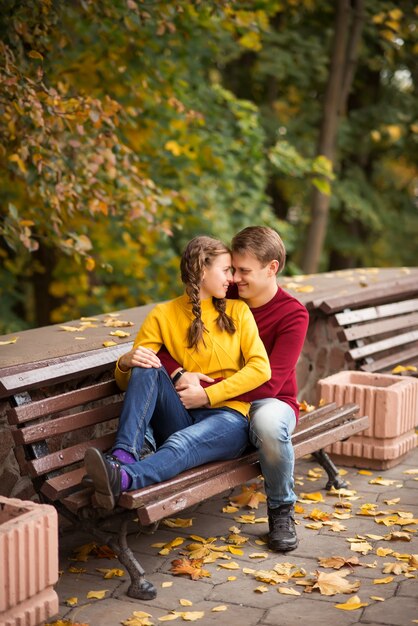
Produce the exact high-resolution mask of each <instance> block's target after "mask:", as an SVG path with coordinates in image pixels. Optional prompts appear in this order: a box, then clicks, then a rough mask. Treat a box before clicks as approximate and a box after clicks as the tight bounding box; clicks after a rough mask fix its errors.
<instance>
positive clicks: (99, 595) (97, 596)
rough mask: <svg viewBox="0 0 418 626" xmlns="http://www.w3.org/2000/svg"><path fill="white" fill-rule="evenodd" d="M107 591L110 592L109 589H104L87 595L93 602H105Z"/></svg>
mask: <svg viewBox="0 0 418 626" xmlns="http://www.w3.org/2000/svg"><path fill="white" fill-rule="evenodd" d="M107 591H109V589H102V590H100V591H89V592H88V594H87V598H88V599H89V600H92V599H95V600H103V598H104V597H105V595H106V592H107Z"/></svg>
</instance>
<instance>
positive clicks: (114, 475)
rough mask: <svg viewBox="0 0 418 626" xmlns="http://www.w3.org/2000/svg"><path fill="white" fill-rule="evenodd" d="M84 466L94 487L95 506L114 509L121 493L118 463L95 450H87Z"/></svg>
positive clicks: (109, 456) (113, 458)
mask: <svg viewBox="0 0 418 626" xmlns="http://www.w3.org/2000/svg"><path fill="white" fill-rule="evenodd" d="M84 466H85V468H86V471H87V475H88V476H89V477H90V478H91V480H92V483H93V486H94V491H95V493H94V495H95V497H96V503H97V506H99V507H100V508H102V509H107V510H111V509H114V508H115V505H116V503H117V501H118V500H119V496H120V494H121V491H122V479H121V466H120V462H119V461H118V460H117V459H116V458H115V457H112V456H111V455H108V454H103V453H102V452H100V450H97V448H88V449H87V450H86V454H85V456H84ZM84 484H85V483H84Z"/></svg>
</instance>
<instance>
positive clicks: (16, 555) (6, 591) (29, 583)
mask: <svg viewBox="0 0 418 626" xmlns="http://www.w3.org/2000/svg"><path fill="white" fill-rule="evenodd" d="M0 572H1V581H2V582H1V584H0V626H38V624H42V623H44V622H45V621H46V620H47V619H49V618H50V617H53V616H54V615H56V613H58V596H57V594H56V592H55V591H54V588H53V585H54V584H55V583H56V582H57V580H58V522H57V513H56V511H55V509H54V507H52V506H49V505H46V504H37V503H35V502H26V501H23V500H17V499H10V498H5V497H3V496H0Z"/></svg>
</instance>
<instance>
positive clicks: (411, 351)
mask: <svg viewBox="0 0 418 626" xmlns="http://www.w3.org/2000/svg"><path fill="white" fill-rule="evenodd" d="M416 356H418V344H417V345H415V346H412V347H411V348H408V349H407V350H400V351H399V352H394V353H393V354H391V355H389V356H386V357H383V358H381V359H376V360H375V361H372V362H371V363H364V364H363V365H360V369H361V370H362V371H363V372H372V373H374V372H381V371H382V370H385V369H388V368H390V367H393V366H394V365H402V364H403V363H404V364H405V365H411V360H412V359H414V358H415V357H416ZM413 364H414V363H412V365H413Z"/></svg>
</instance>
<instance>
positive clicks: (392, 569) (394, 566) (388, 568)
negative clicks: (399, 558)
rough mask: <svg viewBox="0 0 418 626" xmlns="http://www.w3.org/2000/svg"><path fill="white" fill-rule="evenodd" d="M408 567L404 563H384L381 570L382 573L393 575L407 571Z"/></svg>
mask: <svg viewBox="0 0 418 626" xmlns="http://www.w3.org/2000/svg"><path fill="white" fill-rule="evenodd" d="M408 569H409V568H408V565H407V564H406V563H384V567H383V570H382V571H383V573H384V574H395V576H398V575H399V574H404V573H406V572H408Z"/></svg>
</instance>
